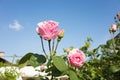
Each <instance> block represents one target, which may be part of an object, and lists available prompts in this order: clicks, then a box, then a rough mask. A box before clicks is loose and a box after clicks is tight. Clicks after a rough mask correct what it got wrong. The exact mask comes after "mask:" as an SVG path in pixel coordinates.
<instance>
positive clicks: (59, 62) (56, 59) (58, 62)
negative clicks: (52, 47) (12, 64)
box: [52, 56, 68, 72]
mask: <svg viewBox="0 0 120 80" xmlns="http://www.w3.org/2000/svg"><path fill="white" fill-rule="evenodd" d="M52 59H53V64H54V65H55V67H56V68H57V69H58V70H59V71H61V72H64V71H67V70H68V67H67V65H66V64H65V61H64V59H63V58H62V57H60V56H53V57H52Z"/></svg>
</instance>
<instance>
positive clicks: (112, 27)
mask: <svg viewBox="0 0 120 80" xmlns="http://www.w3.org/2000/svg"><path fill="white" fill-rule="evenodd" d="M111 30H112V32H116V30H117V25H116V24H112V25H111Z"/></svg>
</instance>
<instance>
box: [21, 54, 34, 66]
mask: <svg viewBox="0 0 120 80" xmlns="http://www.w3.org/2000/svg"><path fill="white" fill-rule="evenodd" d="M32 55H33V53H27V54H26V55H25V56H23V57H22V58H21V59H20V61H19V64H24V63H25V62H26V61H27V60H29V59H30V57H31V56H32Z"/></svg>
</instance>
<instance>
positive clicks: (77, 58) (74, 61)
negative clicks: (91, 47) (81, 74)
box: [68, 49, 86, 67]
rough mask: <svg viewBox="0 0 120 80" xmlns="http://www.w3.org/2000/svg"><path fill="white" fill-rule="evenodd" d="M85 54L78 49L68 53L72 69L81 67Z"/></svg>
mask: <svg viewBox="0 0 120 80" xmlns="http://www.w3.org/2000/svg"><path fill="white" fill-rule="evenodd" d="M85 58H86V57H85V54H84V53H83V52H82V51H81V50H79V49H73V50H71V51H70V52H69V55H68V61H69V63H70V64H71V65H72V66H74V67H81V66H82V65H83V64H84V62H85Z"/></svg>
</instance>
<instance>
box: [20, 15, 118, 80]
mask: <svg viewBox="0 0 120 80" xmlns="http://www.w3.org/2000/svg"><path fill="white" fill-rule="evenodd" d="M109 30H110V34H111V39H109V40H108V41H106V43H105V44H100V45H99V46H98V47H96V48H94V49H89V48H90V46H91V42H92V39H91V38H89V37H88V38H87V40H86V41H85V44H84V45H83V46H81V47H80V48H75V47H70V48H68V49H64V52H65V53H66V54H64V55H59V56H58V55H57V48H58V45H59V43H60V41H61V40H62V38H63V37H64V29H62V30H60V29H59V25H58V23H57V22H56V21H52V20H48V21H43V22H40V23H38V26H37V28H36V31H37V33H38V35H39V37H40V40H41V45H42V46H41V47H42V50H43V53H44V55H41V54H37V53H27V54H26V55H25V56H23V57H22V58H21V59H20V61H19V62H18V66H19V67H20V69H22V68H23V70H21V76H22V75H23V76H25V75H27V76H28V74H29V75H30V76H33V77H34V75H35V74H36V72H37V77H38V79H37V80H39V79H42V80H62V79H63V80H64V79H65V80H119V79H120V21H119V15H117V16H116V17H115V23H114V24H113V25H112V26H110V29H109ZM115 35H116V36H115ZM43 40H45V41H48V48H46V47H44V41H43ZM46 49H49V50H46ZM28 65H29V66H28ZM24 66H26V67H27V68H24ZM30 66H32V67H30ZM31 68H32V69H31ZM34 68H35V69H34ZM25 69H26V70H25ZM28 69H30V70H28ZM26 71H27V72H26ZM32 71H33V72H32ZM24 73H25V75H24ZM29 80H30V79H29Z"/></svg>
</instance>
